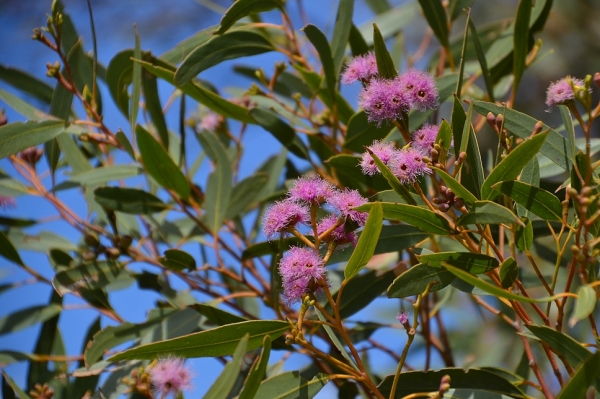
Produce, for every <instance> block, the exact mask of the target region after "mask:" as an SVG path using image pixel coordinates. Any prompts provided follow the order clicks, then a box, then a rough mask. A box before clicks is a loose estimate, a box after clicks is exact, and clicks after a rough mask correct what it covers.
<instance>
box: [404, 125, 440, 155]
mask: <svg viewBox="0 0 600 399" xmlns="http://www.w3.org/2000/svg"><path fill="white" fill-rule="evenodd" d="M439 128H440V127H439V126H438V125H428V124H424V125H423V126H422V127H421V128H420V129H419V130H416V131H415V132H413V134H412V141H411V143H410V146H411V147H413V148H416V149H420V150H423V151H424V152H425V153H426V154H429V153H430V152H431V150H432V148H433V145H434V144H435V138H436V137H437V134H438V130H439Z"/></svg>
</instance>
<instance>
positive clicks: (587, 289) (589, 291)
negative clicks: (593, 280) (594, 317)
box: [569, 284, 598, 327]
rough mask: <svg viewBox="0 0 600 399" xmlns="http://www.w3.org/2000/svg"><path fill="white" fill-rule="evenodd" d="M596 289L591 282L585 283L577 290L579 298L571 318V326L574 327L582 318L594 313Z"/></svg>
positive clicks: (596, 299)
mask: <svg viewBox="0 0 600 399" xmlns="http://www.w3.org/2000/svg"><path fill="white" fill-rule="evenodd" d="M597 301H598V298H597V297H596V290H594V288H593V287H591V286H590V285H589V284H584V285H582V286H581V287H579V289H578V290H577V300H576V301H575V311H574V312H573V315H572V316H571V318H570V319H569V326H570V327H573V326H575V324H577V323H578V322H580V321H581V320H585V319H587V318H588V316H589V315H591V314H592V312H593V311H594V308H595V307H596V302H597Z"/></svg>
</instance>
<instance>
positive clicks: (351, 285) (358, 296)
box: [325, 270, 396, 319]
mask: <svg viewBox="0 0 600 399" xmlns="http://www.w3.org/2000/svg"><path fill="white" fill-rule="evenodd" d="M395 277H396V274H395V271H394V270H388V271H387V272H385V273H383V274H382V273H379V272H378V271H377V270H371V271H369V272H368V273H364V274H359V275H357V276H354V278H353V279H351V280H350V281H348V284H346V287H345V288H344V291H342V298H341V299H340V301H339V302H338V303H337V307H338V309H339V312H340V317H341V318H342V319H347V318H348V317H350V316H352V315H353V314H355V313H357V312H359V311H360V310H362V309H364V308H365V307H367V306H368V305H369V304H370V303H371V302H373V300H375V298H378V297H379V296H381V294H382V293H384V292H385V290H386V288H387V287H388V286H389V285H390V284H391V283H392V281H394V278H395ZM333 297H334V298H337V294H333ZM325 310H327V311H328V312H332V311H333V310H332V309H331V305H330V304H329V303H327V304H326V305H325Z"/></svg>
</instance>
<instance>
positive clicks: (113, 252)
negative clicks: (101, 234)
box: [106, 247, 121, 259]
mask: <svg viewBox="0 0 600 399" xmlns="http://www.w3.org/2000/svg"><path fill="white" fill-rule="evenodd" d="M120 255H121V250H119V248H114V247H111V248H106V257H107V258H108V259H117V258H118V257H119V256H120Z"/></svg>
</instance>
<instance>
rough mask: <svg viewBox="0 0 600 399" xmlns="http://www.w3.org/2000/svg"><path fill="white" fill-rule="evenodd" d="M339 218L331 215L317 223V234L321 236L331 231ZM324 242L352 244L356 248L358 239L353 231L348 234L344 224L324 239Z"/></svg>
mask: <svg viewBox="0 0 600 399" xmlns="http://www.w3.org/2000/svg"><path fill="white" fill-rule="evenodd" d="M338 220H339V217H337V216H336V215H329V216H326V217H324V218H323V219H321V220H320V221H319V223H317V234H319V236H320V235H321V234H323V233H324V232H325V231H327V230H329V229H330V228H332V227H333V226H335V224H336V223H337V222H338ZM323 241H324V242H331V241H335V242H336V243H337V244H338V245H342V244H347V243H352V245H354V246H356V242H357V237H356V233H355V232H353V231H351V232H348V233H346V231H345V230H344V223H342V224H341V225H340V226H338V227H336V228H335V229H334V230H333V231H332V232H331V233H329V234H328V235H327V236H326V237H323Z"/></svg>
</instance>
